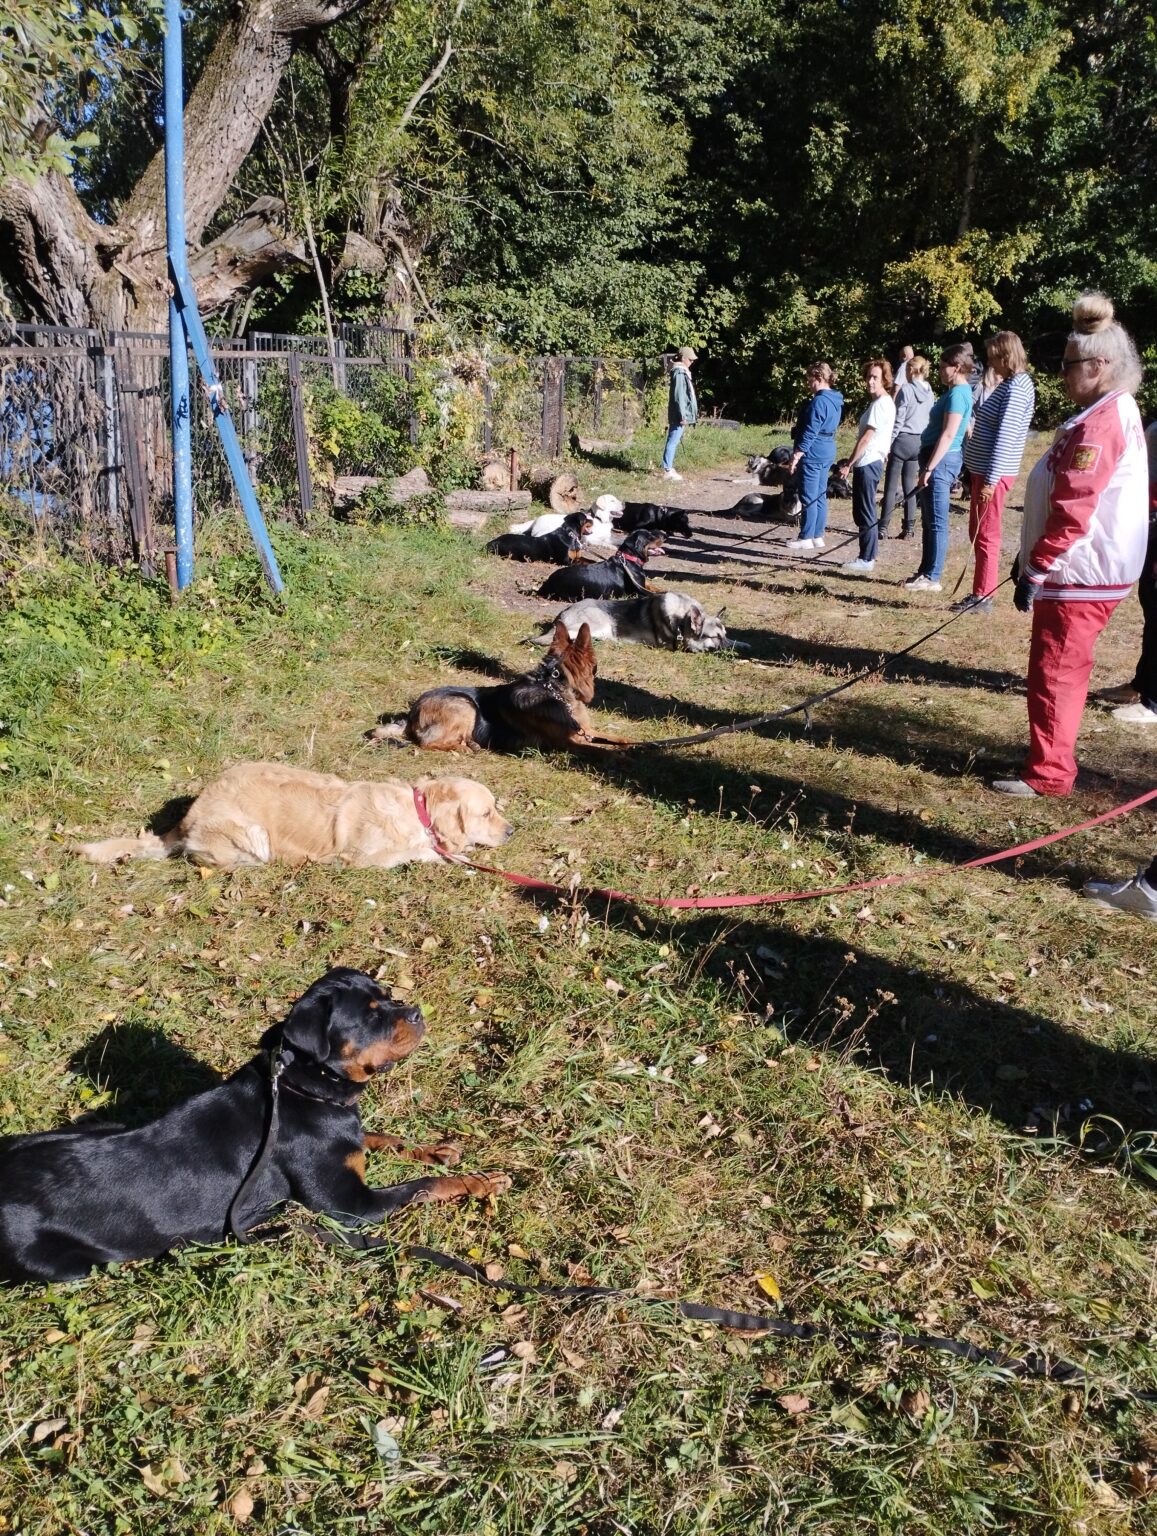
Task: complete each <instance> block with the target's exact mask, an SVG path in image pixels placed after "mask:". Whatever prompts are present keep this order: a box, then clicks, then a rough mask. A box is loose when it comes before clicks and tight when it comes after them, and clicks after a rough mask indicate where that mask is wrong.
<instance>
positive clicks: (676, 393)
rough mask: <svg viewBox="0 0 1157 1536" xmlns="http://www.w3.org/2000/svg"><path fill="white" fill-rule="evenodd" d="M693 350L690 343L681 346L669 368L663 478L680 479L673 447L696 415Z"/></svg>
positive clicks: (697, 411)
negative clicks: (692, 380)
mask: <svg viewBox="0 0 1157 1536" xmlns="http://www.w3.org/2000/svg"><path fill="white" fill-rule="evenodd" d="M694 361H695V353H694V352H693V351H692V350H691V348H690V347H682V348H681V349H680V351H679V357H678V359H677V361H676V362H675V363H674V364H673V365H672V368H671V393H670V395H669V396H668V398H667V445H666V447H665V448H664V449H663V478H664V479H665V480H682V478H683V476H682V475H681V474H680V473H679V472H678V470H677V469H676V468H675V449H676V448H678V446H679V439H680V438H681V437H682V436H683V429H684V428H685V427H693V426H694V425H695V423H696V422H697V421H698V419H699V402H698V401H697V400H696V398H695V386H694V384H692V382H691V364H692V363H693V362H694Z"/></svg>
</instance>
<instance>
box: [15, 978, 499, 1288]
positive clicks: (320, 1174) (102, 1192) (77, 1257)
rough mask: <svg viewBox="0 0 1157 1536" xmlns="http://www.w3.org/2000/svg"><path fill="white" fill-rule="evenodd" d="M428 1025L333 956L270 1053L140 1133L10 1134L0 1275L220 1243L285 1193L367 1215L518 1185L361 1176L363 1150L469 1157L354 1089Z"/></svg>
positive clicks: (350, 1214)
mask: <svg viewBox="0 0 1157 1536" xmlns="http://www.w3.org/2000/svg"><path fill="white" fill-rule="evenodd" d="M423 1032H424V1025H423V1022H422V1011H421V1009H420V1008H416V1007H409V1006H407V1005H403V1004H400V1003H396V1002H394V1001H393V999H392V998H391V996H390V993H389V990H388V989H387V988H385V987H381V986H379V985H378V983H377V982H376V981H374V980H373V979H372V978H371V977H369V976H366V975H365V974H364V973H363V972H361V971H354V970H349V969H347V968H346V967H344V966H343V967H337V968H335V969H333V970H331V971H327V972H326V974H325V975H324V976H323V977H322V978H321V980H320V981H316V982H314V984H313V986H312V987H310V988H309V990H308V991H307V992H306V993H304V995H303V996H302V997H300V998H299V999H298V1000H297V1002H296V1003H294V1005H293V1007H292V1008H291V1009H290V1011H289V1014H288V1016H287V1017H286V1018H285V1019H284V1020H283V1021H282V1022H281V1023H280V1024H275V1025H274V1026H273V1027H272V1028H271V1029H269V1030H267V1031H266V1033H265V1034H264V1035H263V1036H262V1039H261V1044H262V1047H263V1050H262V1052H261V1054H259V1055H257V1056H255V1057H254V1058H253V1059H252V1060H251V1061H250V1062H248V1063H247V1065H245V1066H244V1067H242V1068H241V1070H240V1071H239V1072H235V1073H234V1074H233V1076H232V1077H231V1078H229V1079H228V1081H227V1082H225V1083H222V1084H221V1086H220V1087H218V1088H211V1089H209V1091H208V1092H206V1093H202V1094H198V1095H197V1096H196V1097H195V1098H192V1099H187V1100H186V1101H185V1102H184V1103H183V1104H179V1105H177V1107H176V1108H175V1109H171V1110H170V1111H169V1112H168V1114H166V1115H162V1117H161V1118H160V1119H159V1120H154V1121H153V1122H152V1123H151V1124H149V1125H144V1126H141V1127H140V1129H139V1130H129V1131H126V1130H105V1131H91V1130H85V1131H82V1130H76V1129H67V1130H62V1131H51V1132H47V1133H46V1134H44V1135H31V1136H10V1137H6V1138H4V1139H3V1140H0V1278H3V1279H5V1280H8V1281H21V1280H40V1281H57V1280H73V1279H77V1278H78V1277H80V1276H82V1275H86V1274H87V1273H88V1271H89V1270H90V1269H91V1268H92V1267H93V1265H95V1264H111V1263H113V1262H115V1261H120V1260H125V1259H147V1258H155V1257H157V1256H158V1255H159V1254H162V1253H166V1252H168V1251H169V1249H171V1248H175V1247H178V1246H180V1245H181V1244H182V1243H219V1242H221V1241H223V1240H224V1239H225V1238H226V1237H227V1236H228V1235H229V1233H230V1231H234V1232H238V1233H240V1232H243V1231H245V1230H247V1229H248V1228H250V1227H253V1226H256V1225H257V1224H258V1223H260V1222H262V1221H264V1220H265V1219H266V1218H267V1217H268V1216H269V1215H270V1214H271V1213H272V1212H273V1211H275V1210H276V1209H277V1208H278V1207H279V1206H281V1205H283V1204H284V1203H285V1202H286V1201H288V1200H296V1201H297V1202H298V1203H299V1204H301V1205H304V1206H305V1207H307V1209H309V1210H311V1211H321V1212H325V1213H326V1214H327V1215H329V1216H332V1217H334V1218H336V1219H337V1220H338V1221H339V1222H340V1223H342V1224H343V1225H345V1226H360V1225H365V1224H367V1223H371V1222H378V1221H381V1220H383V1219H384V1218H385V1217H386V1216H388V1215H389V1214H390V1213H391V1212H392V1211H397V1210H400V1209H401V1208H402V1207H403V1206H406V1205H413V1204H426V1203H428V1202H430V1201H440V1200H459V1199H462V1198H464V1197H466V1196H469V1195H473V1196H476V1197H478V1198H484V1197H486V1196H488V1195H497V1194H501V1193H502V1192H503V1191H505V1190H507V1189H509V1187H510V1179H509V1178H508V1177H507V1175H506V1174H501V1173H483V1174H474V1173H469V1174H454V1175H449V1176H440V1177H428V1178H421V1179H411V1180H409V1181H408V1182H407V1183H405V1184H394V1185H392V1186H390V1187H388V1188H384V1189H373V1188H371V1187H370V1186H369V1185H367V1184H366V1182H365V1153H366V1150H367V1148H368V1149H370V1150H377V1149H381V1148H389V1149H390V1150H392V1151H394V1152H396V1153H398V1154H399V1155H401V1156H406V1155H409V1156H410V1157H411V1158H412V1159H413V1160H415V1161H418V1162H425V1163H454V1162H457V1160H458V1150H457V1148H455V1147H450V1146H439V1147H414V1148H409V1149H407V1148H406V1147H405V1144H404V1143H402V1142H400V1141H398V1140H396V1139H395V1138H394V1137H391V1136H373V1135H366V1134H364V1133H363V1131H362V1125H361V1118H360V1115H359V1113H358V1100H359V1098H360V1097H361V1094H362V1093H363V1091H364V1090H365V1087H366V1085H367V1083H369V1082H370V1080H371V1079H372V1078H373V1077H374V1076H375V1075H376V1074H377V1073H379V1072H386V1071H388V1070H389V1069H390V1067H391V1066H393V1064H394V1063H395V1062H397V1061H401V1060H402V1058H403V1057H405V1056H408V1055H409V1053H410V1052H411V1051H412V1050H413V1049H414V1048H415V1046H417V1045H418V1043H419V1042H420V1040H421V1039H422V1035H423ZM275 1079H276V1082H277V1088H276V1102H277V1106H278V1114H277V1116H276V1117H274V1116H273V1113H272V1109H273V1103H274V1096H275V1090H274V1087H273V1084H274V1081H275ZM275 1124H276V1136H274V1135H273V1134H272V1132H273V1127H274V1125H275ZM262 1159H264V1162H262Z"/></svg>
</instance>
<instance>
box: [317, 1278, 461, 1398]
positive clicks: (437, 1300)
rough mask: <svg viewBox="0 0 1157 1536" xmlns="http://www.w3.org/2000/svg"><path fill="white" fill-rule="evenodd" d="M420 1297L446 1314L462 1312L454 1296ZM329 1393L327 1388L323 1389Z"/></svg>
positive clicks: (434, 1294)
mask: <svg viewBox="0 0 1157 1536" xmlns="http://www.w3.org/2000/svg"><path fill="white" fill-rule="evenodd" d="M418 1295H419V1296H421V1297H423V1298H424V1299H425V1300H426V1301H428V1302H430V1304H431V1305H432V1306H435V1307H441V1308H442V1310H443V1311H444V1312H461V1310H462V1303H461V1302H460V1301H455V1300H454V1298H453V1296H443V1295H442V1294H441V1293H440V1292H439V1291H419V1292H418ZM323 1390H324V1391H328V1390H329V1389H328V1387H327V1388H323Z"/></svg>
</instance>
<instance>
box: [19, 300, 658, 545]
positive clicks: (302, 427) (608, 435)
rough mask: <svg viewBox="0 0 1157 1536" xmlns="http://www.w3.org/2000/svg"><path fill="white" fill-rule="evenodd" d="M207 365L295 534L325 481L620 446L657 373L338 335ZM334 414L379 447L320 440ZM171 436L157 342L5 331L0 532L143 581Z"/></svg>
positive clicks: (204, 423)
mask: <svg viewBox="0 0 1157 1536" xmlns="http://www.w3.org/2000/svg"><path fill="white" fill-rule="evenodd" d="M211 352H212V356H213V360H214V364H215V366H216V368H217V371H218V375H219V377H220V379H221V382H222V385H223V387H224V398H225V401H226V403H227V405H228V407H229V410H230V412H231V414H232V417H233V421H234V425H235V426H236V428H237V433H238V437H239V438H240V441H241V445H242V450H243V452H244V455H245V460H246V464H247V466H248V468H249V473H250V476H251V478H252V480H253V483H254V486H255V488H256V490H257V494H258V499H259V500H260V502H261V504H262V506H263V508H264V510H265V512H266V514H267V515H269V516H272V517H275V518H281V519H287V520H292V521H296V522H304V521H307V520H308V519H309V518H310V517H311V516H312V515H314V514H315V513H318V512H322V511H325V512H328V511H329V510H330V508H331V507H332V500H333V497H332V492H333V485H334V482H335V479H336V478H337V477H340V476H342V475H374V474H380V473H383V472H384V473H387V474H388V473H391V472H392V471H393V470H394V469H396V468H399V467H406V465H403V464H400V463H398V462H397V461H396V456H397V454H399V453H403V454H404V456H405V459H406V464H407V465H408V464H410V463H414V462H423V461H425V460H433V461H436V460H437V459H438V455H439V453H440V452H441V451H442V450H443V449H444V448H445V445H446V443H447V442H448V441H450V440H453V441H454V443H455V445H456V447H457V449H458V460H457V463H458V465H459V472H461V464H462V463H463V462H473V461H474V460H475V459H477V460H480V459H481V458H482V457H483V456H484V455H485V454H486V453H488V452H489V453H505V452H507V451H508V450H509V449H511V448H513V449H515V450H517V452H518V454H519V456H520V457H521V458H522V459H523V460H524V461H527V462H530V461H534V460H536V459H545V460H548V461H551V460H557V459H560V458H561V457H562V456H563V455H564V454H565V452H566V451H567V447H568V444H569V443H571V442H572V441H573V440H574V438H575V437H576V436H577V437H580V438H593V439H596V440H599V441H600V442H604V443H605V442H608V441H609V442H622V441H625V440H629V438H630V436H631V434H632V433H633V431H634V430H635V428H636V427H637V426H638V425H639V424H640V423H641V422H642V421H643V420H644V419H645V417H646V414H647V410H648V406H649V404H653V403H654V401H655V400H656V399H657V396H658V392H657V391H656V389H655V386H656V385H657V384H659V383H661V381H662V380H663V377H664V373H665V367H666V362H667V360H666V359H662V358H655V359H615V358H578V357H549V358H516V357H493V356H488V355H486V354H485V353H483V352H481V351H478V352H462V353H457V354H454V355H452V356H446V355H438V356H433V357H421V356H420V355H419V349H418V345H417V339H416V337H415V336H414V334H413V333H411V332H409V331H403V330H395V329H390V328H387V327H368V326H343V327H342V328H341V329H340V331H339V332H338V333H337V335H336V336H335V339H334V345H333V348H332V350H331V348H330V346H329V344H328V341H327V338H326V337H324V336H322V337H318V336H292V335H278V334H274V333H270V332H255V333H253V334H252V335H250V336H249V337H247V338H245V339H243V340H217V341H213V342H211ZM194 379H195V382H194V386H193V389H192V392H191V410H192V449H193V476H194V494H195V497H196V502H197V507H198V509H199V510H202V511H203V510H207V509H209V508H215V507H219V506H221V505H229V504H231V503H232V501H233V496H234V493H233V488H232V485H231V482H230V479H229V474H228V470H227V468H226V465H225V461H224V457H223V455H222V454H221V452H220V449H219V445H218V441H217V434H216V429H215V427H214V424H213V417H212V411H211V409H210V403H209V400H208V396H207V394H206V392H205V390H204V389H203V388H202V387H201V385H200V382H199V380H198V379H197V377H196V373H195V370H194ZM335 401H346V402H349V404H350V406H351V407H354V408H356V411H355V412H354V421H355V425H356V424H357V422H358V421H364V422H367V423H371V424H373V425H375V426H379V427H380V428H381V430H378V431H377V432H376V433H375V432H374V431H364V432H358V431H354V432H351V433H349V434H347V435H346V436H345V437H341V436H340V434H335V433H334V432H333V431H332V430H326V429H324V428H323V427H322V426H319V423H324V422H332V421H333V420H334V418H335V414H336V415H338V416H340V412H336V413H335V408H334V402H335ZM327 410H328V412H329V414H328V415H327V414H326V412H327ZM346 414H347V416H348V415H349V412H347V413H346ZM387 421H389V422H392V429H393V435H392V436H391V435H390V431H389V430H387V428H386V426H385V425H384V423H386V422H387ZM169 431H170V428H169V357H168V338H167V336H164V335H159V334H158V335H154V334H149V333H144V332H133V331H120V332H114V333H110V334H108V335H101V334H100V333H98V332H96V331H91V330H77V329H74V330H69V329H64V328H59V327H51V326H36V325H14V326H10V327H8V328H7V329H5V330H3V331H0V508H2V510H3V512H4V514H5V516H6V519H7V521H8V522H9V524H11V523H12V522H13V521H15V522H16V523H26V524H27V525H28V526H30V527H32V528H33V529H35V530H36V531H37V532H38V533H40V534H42V535H44V536H46V537H50V538H51V539H52V540H53V541H54V542H57V543H60V544H63V545H64V546H70V547H83V548H84V549H85V550H86V551H88V552H89V553H90V554H92V555H93V556H94V557H96V558H97V559H100V560H105V561H112V562H117V563H120V562H125V561H130V560H132V561H137V562H139V563H140V565H141V567H142V568H143V569H144V570H145V571H147V572H152V571H155V570H156V569H157V568H158V564H159V562H160V560H161V555H162V551H163V550H164V549H165V548H166V547H169V546H171V544H172V538H173V535H172V521H173V515H172V467H171V450H170V440H169ZM337 438H340V441H337V440H336V439H337ZM596 446H598V444H597V443H596ZM391 454H394V455H395V462H393V463H391V462H390V456H391Z"/></svg>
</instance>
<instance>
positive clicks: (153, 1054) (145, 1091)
mask: <svg viewBox="0 0 1157 1536" xmlns="http://www.w3.org/2000/svg"><path fill="white" fill-rule="evenodd" d="M68 1065H69V1068H70V1070H71V1071H73V1072H75V1073H76V1074H77V1076H78V1077H85V1078H87V1079H88V1080H89V1082H90V1083H91V1084H92V1085H93V1087H94V1088H95V1089H97V1090H98V1091H99V1092H102V1093H108V1094H110V1095H111V1097H110V1101H109V1103H108V1104H107V1105H106V1106H104V1107H103V1108H102V1109H100V1110H94V1111H93V1113H92V1114H91V1115H89V1116H86V1117H85V1118H84V1119H83V1120H79V1121H74V1122H73V1123H72V1125H71V1126H70V1127H69V1129H78V1130H88V1129H91V1130H92V1131H93V1132H98V1131H100V1130H101V1129H106V1130H107V1129H111V1128H112V1127H113V1126H114V1125H115V1126H125V1127H132V1126H137V1125H144V1124H145V1123H146V1122H147V1121H149V1120H155V1119H156V1118H157V1116H158V1115H161V1114H164V1112H165V1111H166V1110H167V1109H170V1108H172V1106H173V1105H174V1104H177V1103H179V1102H180V1101H181V1100H182V1099H187V1098H190V1097H191V1096H192V1095H193V1094H195V1093H204V1092H205V1090H206V1089H207V1088H216V1087H218V1086H219V1085H220V1083H221V1082H222V1081H223V1078H222V1077H221V1076H220V1074H219V1073H217V1072H214V1071H213V1069H212V1067H209V1066H206V1065H205V1063H204V1062H202V1061H199V1060H198V1059H197V1058H196V1057H195V1056H191V1055H190V1054H189V1052H188V1051H186V1050H185V1049H184V1047H183V1046H180V1045H175V1044H174V1043H173V1041H171V1040H169V1039H168V1038H167V1037H166V1036H165V1035H164V1034H162V1032H161V1031H160V1030H159V1029H151V1028H150V1027H149V1026H148V1025H145V1024H136V1023H126V1024H109V1025H106V1027H105V1028H104V1029H102V1030H101V1031H100V1033H99V1034H97V1035H94V1036H93V1037H92V1039H91V1040H88V1041H86V1042H85V1044H84V1045H82V1046H81V1047H80V1049H79V1050H78V1051H76V1052H75V1054H74V1055H73V1056H72V1057H71V1059H70V1060H69V1063H68ZM109 1122H111V1123H112V1124H111V1125H110V1124H109Z"/></svg>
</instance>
